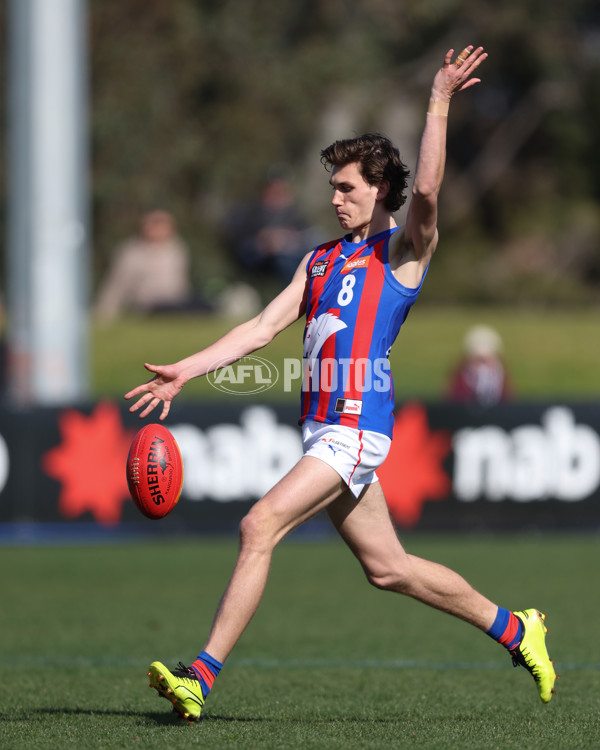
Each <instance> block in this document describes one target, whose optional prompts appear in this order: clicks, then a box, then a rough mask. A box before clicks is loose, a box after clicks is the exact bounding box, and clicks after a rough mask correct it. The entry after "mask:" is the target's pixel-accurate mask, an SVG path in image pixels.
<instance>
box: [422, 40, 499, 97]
mask: <svg viewBox="0 0 600 750" xmlns="http://www.w3.org/2000/svg"><path fill="white" fill-rule="evenodd" d="M453 55H454V50H453V49H450V50H448V52H447V53H446V57H445V58H444V63H443V65H442V67H441V68H440V69H439V70H438V72H437V73H436V76H435V78H434V79H433V87H432V90H431V97H432V99H438V100H440V101H446V102H448V101H450V99H451V97H452V95H453V94H455V93H456V92H457V91H464V90H465V89H468V88H469V87H470V86H474V85H475V84H476V83H480V82H481V79H480V78H473V77H472V76H473V73H474V72H475V71H476V70H477V68H478V67H479V66H480V65H481V63H482V62H483V61H484V60H485V59H487V56H488V55H487V52H484V51H483V47H477V49H475V48H474V47H473V45H472V44H469V45H468V46H467V47H465V48H464V49H463V51H462V52H461V53H460V54H459V55H457V56H456V59H455V60H454V62H452V56H453Z"/></svg>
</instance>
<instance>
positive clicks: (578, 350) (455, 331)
mask: <svg viewBox="0 0 600 750" xmlns="http://www.w3.org/2000/svg"><path fill="white" fill-rule="evenodd" d="M474 323H486V324H488V325H492V326H494V327H496V328H497V330H498V331H499V332H500V334H501V335H502V337H503V339H504V344H505V356H506V360H507V363H508V366H509V371H510V373H511V375H512V379H513V381H514V385H515V390H516V395H517V396H518V397H520V398H522V399H553V398H570V399H597V398H598V396H599V395H600V385H599V382H600V381H599V379H598V373H600V347H599V346H598V345H597V341H598V329H599V312H598V310H597V309H593V308H591V309H586V310H584V309H580V310H546V309H525V310H522V309H511V308H460V307H456V308H454V307H453V308H437V307H430V306H429V307H428V306H426V305H422V304H420V303H419V304H417V306H416V307H415V309H414V310H413V312H411V314H410V317H409V319H408V321H407V323H406V324H405V325H404V326H403V328H402V330H401V332H400V336H399V337H398V340H397V342H396V344H395V345H394V347H393V349H392V353H391V362H392V371H393V373H394V380H395V383H396V395H397V398H398V399H399V400H402V399H405V398H414V397H418V398H423V399H437V398H440V396H441V395H442V394H443V392H444V386H445V384H446V382H447V378H448V374H449V372H450V369H451V368H452V367H453V365H454V364H455V362H456V359H457V357H458V356H459V355H460V351H461V346H462V339H463V336H464V334H465V332H466V330H467V329H468V328H469V327H470V326H471V325H473V324H474ZM232 325H233V322H232V321H228V320H223V319H220V318H217V317H211V316H153V317H150V318H145V319H144V318H137V317H133V316H132V317H127V318H124V319H123V320H120V321H118V322H115V323H113V324H111V325H108V326H96V327H95V328H94V330H93V332H92V339H91V349H92V360H93V367H92V372H93V395H94V396H96V397H106V396H111V397H120V396H121V395H122V394H123V393H124V392H125V391H127V390H129V389H130V388H132V387H133V386H134V385H137V384H138V383H140V382H143V380H144V379H146V371H145V370H144V369H143V362H145V361H150V362H153V363H154V364H166V363H169V362H174V361H176V360H177V359H180V358H182V357H184V356H187V355H188V354H191V353H193V352H195V351H198V350H199V349H201V348H203V347H205V346H207V345H208V344H210V343H211V342H212V341H214V340H215V339H216V338H217V337H218V336H221V335H223V334H224V333H226V331H227V330H228V329H229V328H230V327H231V326H232ZM260 355H261V356H263V357H265V358H267V359H269V360H270V361H271V362H273V363H274V364H275V366H276V367H277V368H278V369H279V370H280V371H281V369H282V364H283V361H284V358H285V357H301V356H302V324H301V323H300V322H299V323H297V324H295V325H293V326H291V327H290V328H289V329H287V330H286V331H284V332H283V333H282V334H281V335H280V336H279V337H278V338H277V339H276V340H275V341H274V342H272V343H271V344H270V345H269V346H267V347H266V348H265V349H263V350H261V352H260ZM282 382H283V381H282V380H280V382H279V383H278V384H277V385H276V386H275V387H274V388H273V389H271V390H268V391H265V392H264V393H262V394H259V395H257V396H255V397H254V399H255V400H263V401H265V400H267V401H268V400H274V399H275V400H277V401H280V402H286V401H287V402H291V403H294V404H295V403H296V401H297V398H298V395H297V393H298V387H299V385H298V386H297V387H294V388H293V389H292V390H291V391H288V392H286V391H284V389H283V387H282ZM207 396H209V397H210V398H211V399H212V400H218V399H223V398H227V397H226V396H224V395H223V394H221V393H219V391H216V390H215V389H214V388H213V387H212V386H211V385H210V384H208V383H207V381H206V379H204V378H201V379H199V380H197V381H194V382H191V383H189V384H188V385H187V386H186V388H185V391H184V392H183V394H182V398H190V399H198V398H199V397H207ZM234 398H236V397H234Z"/></svg>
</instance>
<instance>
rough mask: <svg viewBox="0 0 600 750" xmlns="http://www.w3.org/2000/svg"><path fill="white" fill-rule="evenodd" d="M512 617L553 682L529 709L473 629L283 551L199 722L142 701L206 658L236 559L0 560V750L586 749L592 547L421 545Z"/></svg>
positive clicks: (599, 674)
mask: <svg viewBox="0 0 600 750" xmlns="http://www.w3.org/2000/svg"><path fill="white" fill-rule="evenodd" d="M406 544H407V547H408V548H409V550H410V551H412V552H414V553H415V554H418V555H422V556H425V557H428V558H431V559H435V560H438V561H440V562H443V563H446V564H448V565H450V566H451V567H453V568H455V569H457V570H459V571H460V572H461V573H463V574H464V575H465V576H466V577H467V578H468V579H470V580H471V582H472V583H473V584H474V585H475V586H476V587H477V588H479V589H481V590H483V591H484V592H485V593H486V594H488V595H489V596H490V597H491V598H493V599H494V600H496V601H498V602H499V603H502V604H504V605H505V606H508V607H511V608H513V609H517V608H525V607H529V606H536V607H538V608H540V609H542V610H543V611H546V612H547V614H548V625H549V630H550V632H549V637H548V643H549V650H550V654H551V656H552V657H553V658H555V659H556V661H557V671H558V672H559V673H560V675H561V679H560V680H559V682H558V691H559V692H558V695H557V696H555V697H554V699H553V701H552V703H551V704H550V705H548V706H544V705H542V704H541V702H540V701H539V699H538V697H537V692H536V689H535V686H534V683H533V680H532V679H531V677H530V675H529V674H527V673H526V672H525V670H523V669H513V668H512V666H511V664H510V659H509V657H508V655H507V654H506V653H505V652H504V650H503V649H502V648H501V647H499V646H497V645H496V644H494V643H493V642H492V641H491V640H490V639H489V638H487V637H486V636H485V635H483V634H480V633H478V632H477V631H474V630H473V629H472V628H470V627H469V626H467V625H465V624H463V623H461V622H458V621H455V620H453V619H452V618H450V617H448V616H447V615H443V614H441V613H438V612H435V611H432V610H428V609H427V608H425V607H423V606H422V605H420V604H418V603H416V602H413V601H411V600H407V599H403V598H402V597H399V596H395V595H392V594H387V593H382V592H379V591H376V590H375V589H371V588H369V587H368V585H367V584H366V583H365V582H364V580H363V577H362V573H361V571H360V569H359V566H358V565H357V563H356V562H355V561H354V560H353V558H352V557H351V555H350V553H349V552H348V551H347V550H346V549H345V547H344V546H343V545H342V544H341V543H338V542H337V541H333V540H330V541H323V542H308V541H299V540H293V539H292V540H290V541H287V542H284V543H283V544H282V545H281V546H280V547H279V548H278V549H277V550H276V553H275V558H274V565H273V570H272V575H271V578H270V580H269V585H268V587H267V592H266V595H265V599H264V601H263V605H262V607H261V608H260V610H259V612H258V614H257V615H256V617H255V619H254V620H253V622H252V623H251V624H250V627H249V628H248V630H247V631H246V633H245V634H244V636H243V638H242V640H241V641H240V643H239V644H238V646H237V648H236V650H235V651H234V653H233V655H232V657H231V659H230V660H229V662H228V663H227V664H226V666H225V668H224V670H223V672H222V673H221V675H220V676H219V678H218V680H217V682H216V683H215V688H214V690H213V694H212V695H211V697H210V699H209V702H208V703H207V706H206V708H205V711H204V715H203V719H202V720H201V721H200V722H199V723H198V724H196V725H193V726H189V725H187V724H184V723H178V722H177V721H176V720H175V719H174V718H173V717H172V714H171V712H170V705H169V704H168V703H167V702H166V701H164V700H159V699H158V698H157V697H156V693H155V692H154V691H153V690H149V689H148V687H147V678H146V669H147V665H148V664H149V662H150V661H152V660H153V659H157V658H158V659H161V660H162V661H164V662H166V663H167V664H174V663H176V662H177V661H178V660H179V659H183V660H184V661H186V662H187V661H189V660H191V658H193V657H194V656H195V654H196V653H197V652H198V650H199V649H200V647H201V646H202V645H203V639H204V636H205V634H206V632H207V629H208V628H209V625H210V621H211V618H212V613H213V610H214V608H215V606H216V604H217V601H218V598H219V596H220V594H221V592H222V589H223V587H224V585H225V583H226V581H227V579H228V576H229V573H230V570H231V565H232V561H233V557H234V555H235V545H234V543H233V542H232V541H229V540H224V541H217V540H214V539H213V540H211V541H207V540H202V539H197V540H182V539H165V540H163V541H155V542H153V543H152V544H150V543H149V542H143V541H142V542H139V543H129V544H119V545H106V546H92V547H88V548H82V547H78V546H60V547H3V548H0V561H1V564H2V570H3V571H4V574H3V584H2V591H3V596H2V607H1V608H0V632H1V633H2V639H1V641H0V669H1V674H2V698H1V701H0V719H1V721H0V745H1V746H2V748H7V749H13V748H15V749H16V748H23V749H24V750H25V749H27V750H32V749H35V748H44V749H45V750H51V749H53V748H64V747H76V748H137V747H143V748H187V747H210V748H299V747H302V748H345V749H349V750H352V749H353V748H451V749H453V750H454V749H456V748H461V749H462V748H467V749H469V748H506V747H519V748H542V747H544V748H582V749H584V748H585V749H586V750H588V749H589V748H594V747H599V746H600V720H599V716H600V712H599V709H600V643H599V640H598V636H597V623H598V619H599V617H600V600H599V598H598V590H597V582H596V571H597V570H598V553H599V551H600V541H599V540H598V539H596V538H595V537H592V536H577V537H572V536H537V537H535V538H525V537H520V536H517V537H511V536H504V537H484V538H482V537H463V536H460V537H425V536H421V535H415V536H411V537H409V538H408V540H407V541H406Z"/></svg>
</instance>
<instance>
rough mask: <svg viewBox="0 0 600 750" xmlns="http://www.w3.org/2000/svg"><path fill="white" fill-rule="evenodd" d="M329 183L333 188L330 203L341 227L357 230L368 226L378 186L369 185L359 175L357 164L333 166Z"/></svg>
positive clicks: (371, 218) (374, 205)
mask: <svg viewBox="0 0 600 750" xmlns="http://www.w3.org/2000/svg"><path fill="white" fill-rule="evenodd" d="M329 183H330V185H331V187H332V188H333V199H332V201H331V204H332V205H333V207H334V208H335V213H336V216H337V219H338V221H339V223H340V226H341V227H342V229H345V230H347V231H352V232H359V231H360V230H361V229H362V228H366V227H368V226H369V225H370V224H371V222H372V220H373V212H374V211H375V207H376V205H377V196H378V193H379V188H378V187H377V186H376V185H369V183H368V182H367V181H366V180H365V178H364V177H363V176H362V175H361V173H360V170H359V165H358V164H356V163H352V164H346V165H345V166H344V167H334V168H333V169H332V171H331V179H330V180H329Z"/></svg>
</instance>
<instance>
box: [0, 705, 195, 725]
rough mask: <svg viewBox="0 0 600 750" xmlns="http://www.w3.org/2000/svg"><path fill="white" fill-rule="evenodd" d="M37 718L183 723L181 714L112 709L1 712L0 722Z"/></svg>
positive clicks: (51, 709) (38, 709) (52, 709)
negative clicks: (106, 718) (82, 717)
mask: <svg viewBox="0 0 600 750" xmlns="http://www.w3.org/2000/svg"><path fill="white" fill-rule="evenodd" d="M36 716H40V717H41V716H65V717H67V716H98V717H103V716H106V717H109V716H113V717H114V716H123V717H130V718H138V719H148V720H149V721H152V722H154V723H155V724H160V725H161V726H167V725H173V724H177V723H179V722H180V723H182V724H183V723H187V722H183V720H181V718H180V717H179V714H175V713H169V712H164V711H135V710H129V711H127V710H119V709H115V710H111V709H91V708H35V709H33V710H31V711H11V712H10V713H6V712H4V711H0V722H4V721H6V722H10V721H12V722H16V721H26V720H27V721H28V720H30V719H32V718H33V717H36Z"/></svg>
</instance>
